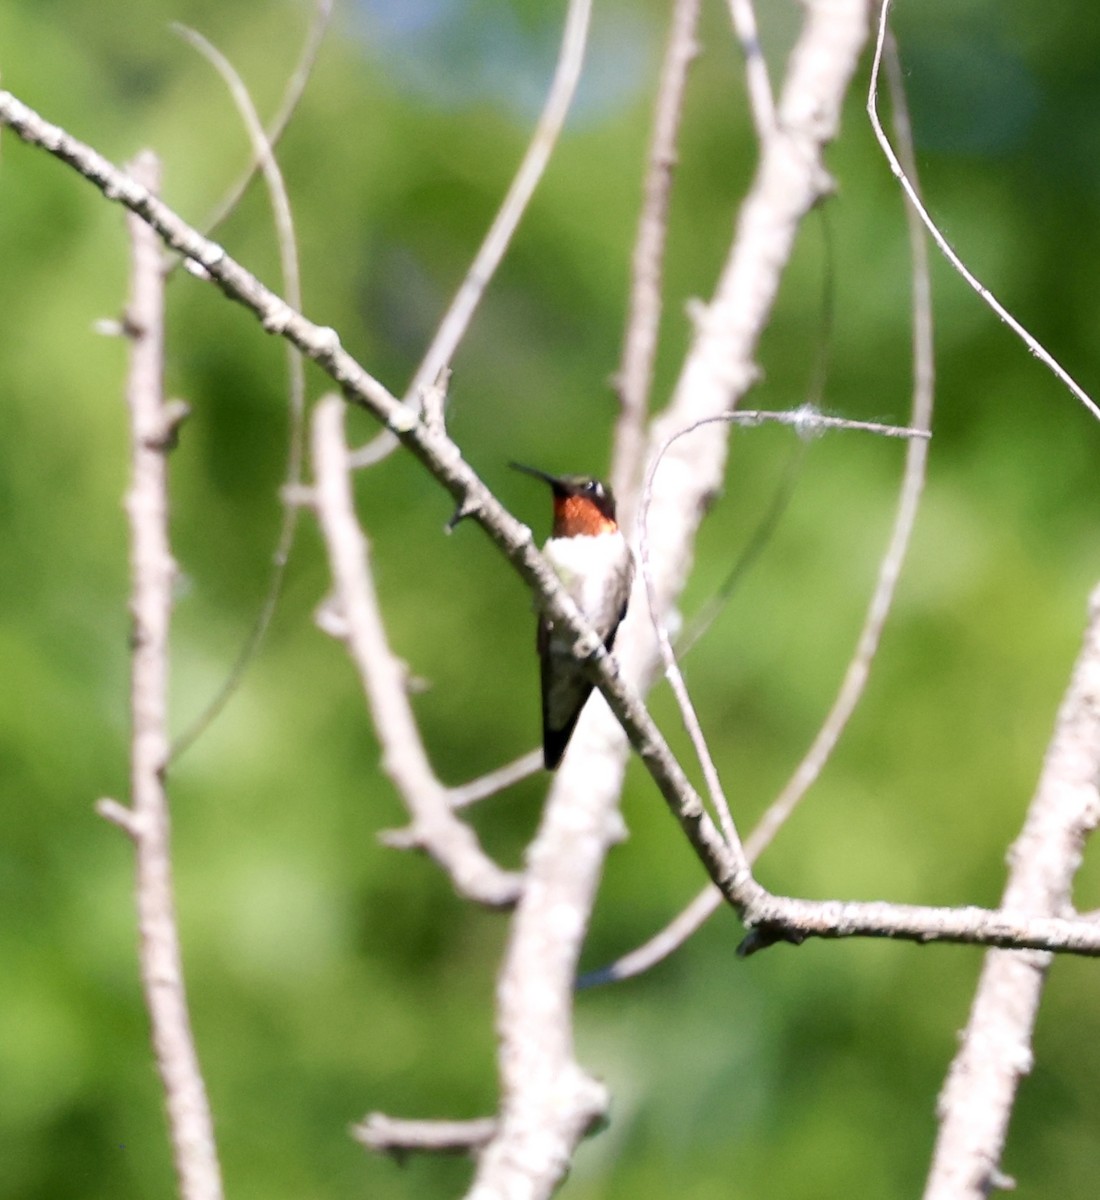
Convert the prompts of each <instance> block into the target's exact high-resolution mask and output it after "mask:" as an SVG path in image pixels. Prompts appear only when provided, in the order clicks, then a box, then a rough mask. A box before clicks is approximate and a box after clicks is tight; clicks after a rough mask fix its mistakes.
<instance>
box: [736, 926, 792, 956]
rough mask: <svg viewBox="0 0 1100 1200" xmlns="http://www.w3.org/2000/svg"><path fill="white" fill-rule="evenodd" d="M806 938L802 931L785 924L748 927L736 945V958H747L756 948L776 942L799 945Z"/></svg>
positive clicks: (760, 948)
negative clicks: (741, 939)
mask: <svg viewBox="0 0 1100 1200" xmlns="http://www.w3.org/2000/svg"><path fill="white" fill-rule="evenodd" d="M805 940H806V935H805V934H804V933H799V932H798V931H797V930H792V929H788V928H787V927H786V926H785V925H773V924H762V925H757V926H756V928H755V929H750V930H749V932H748V934H747V935H746V937H745V938H744V940H743V941H742V942H741V944H740V946H738V947H737V957H738V958H748V957H749V955H750V954H755V953H756V952H757V951H758V950H766V949H767V948H768V947H769V946H774V945H776V943H777V942H787V943H788V944H789V945H791V946H801V945H802V943H803V942H804V941H805Z"/></svg>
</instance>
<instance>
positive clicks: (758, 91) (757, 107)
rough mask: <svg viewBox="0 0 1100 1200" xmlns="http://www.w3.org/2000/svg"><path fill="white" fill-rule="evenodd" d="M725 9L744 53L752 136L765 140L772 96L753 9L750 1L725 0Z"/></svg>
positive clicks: (769, 127)
mask: <svg viewBox="0 0 1100 1200" xmlns="http://www.w3.org/2000/svg"><path fill="white" fill-rule="evenodd" d="M729 10H730V20H731V21H732V22H733V29H734V32H735V33H736V34H737V40H738V41H739V42H740V43H741V53H742V54H743V55H744V56H745V84H746V87H747V89H748V93H749V107H750V109H751V110H752V121H753V124H754V125H755V126H756V136H757V137H758V138H759V139H760V141H761V142H765V141H767V139H768V138H769V137H770V136H771V132H772V130H773V129H774V128H775V99H774V98H773V96H772V85H771V81H770V80H769V79H768V64H767V62H766V61H765V59H764V51H763V48H762V47H761V45H760V35H759V33H758V32H757V29H756V10H755V9H754V8H753V6H752V0H729Z"/></svg>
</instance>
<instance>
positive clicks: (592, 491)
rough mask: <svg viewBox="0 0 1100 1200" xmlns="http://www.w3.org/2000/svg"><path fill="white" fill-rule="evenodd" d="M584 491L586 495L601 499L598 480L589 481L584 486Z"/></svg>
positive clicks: (601, 493)
mask: <svg viewBox="0 0 1100 1200" xmlns="http://www.w3.org/2000/svg"><path fill="white" fill-rule="evenodd" d="M584 490H585V491H586V492H587V493H588V495H590V496H595V497H596V499H597V500H602V499H603V488H602V487H601V486H600V484H599V481H598V480H595V479H590V480H589V481H588V482H587V483H586V484H585V485H584Z"/></svg>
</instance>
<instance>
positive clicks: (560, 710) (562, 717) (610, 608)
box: [509, 462, 634, 771]
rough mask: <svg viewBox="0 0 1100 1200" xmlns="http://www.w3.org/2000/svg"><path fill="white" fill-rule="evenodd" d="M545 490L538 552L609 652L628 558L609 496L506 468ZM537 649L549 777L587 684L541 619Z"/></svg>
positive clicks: (585, 481) (580, 479)
mask: <svg viewBox="0 0 1100 1200" xmlns="http://www.w3.org/2000/svg"><path fill="white" fill-rule="evenodd" d="M509 465H510V466H511V467H513V468H514V469H515V470H517V471H523V472H524V474H527V475H533V476H534V477H535V478H536V479H541V480H542V481H543V482H544V483H548V484H549V485H550V490H551V492H552V493H553V499H554V527H553V529H552V530H551V533H550V537H549V538H548V539H547V541H546V545H545V546H543V548H542V552H543V554H545V555H546V557H547V559H548V560H549V562H550V565H551V566H552V567H553V568H554V570H555V571H556V572H557V575H558V578H559V579H560V580H561V581H562V583H563V584H564V586H565V590H566V591H567V592H568V593H569V596H570V598H571V599H572V601H573V603H574V604H576V606H577V608H579V609H580V611H581V613H582V615H583V616H584V618H585V620H586V621H587V622H588V623H589V625H591V626H592V628H593V629H594V630H595V631H596V633H598V634H599V636H600V637H601V638H602V639H603V644H604V645H605V646H606V647H607V649H608V650H611V648H612V647H613V646H614V644H615V634H616V633H617V632H618V629H619V624H620V622H621V621H622V619H623V617H624V616H625V615H626V605H627V601H628V600H629V599H630V588H631V585H632V584H633V582H634V557H633V555H632V554H631V553H630V547H629V546H628V545H627V544H626V538H624V537H623V535H622V532H621V531H620V529H619V525H618V522H617V521H616V520H615V497H614V496H613V495H612V494H611V489H610V488H609V487H605V486H604V485H603V484H602V483H601V482H600V481H599V480H598V479H593V478H592V477H591V476H589V475H548V474H546V472H545V471H539V470H537V469H536V468H535V467H525V466H524V465H523V464H522V463H516V462H514V463H510V464H509ZM536 644H537V646H538V652H539V660H540V662H541V665H542V755H543V761H544V762H545V764H546V769H547V770H548V771H553V770H554V769H555V768H556V767H557V765H558V763H560V762H561V759H562V755H563V754H564V753H565V748H566V746H567V745H568V744H569V739H570V738H571V737H572V736H573V729H574V727H575V726H576V724H577V719H578V718H579V717H580V715H581V710H582V709H583V708H584V706H585V704H586V703H587V701H588V697H589V696H590V695H591V694H592V683H591V682H590V681H589V679H588V678H587V677H586V676H585V674H584V670H583V668H582V667H581V664H580V663H579V662H577V660H576V658H574V656H573V644H574V639H573V637H572V636H571V635H570V634H568V633H564V632H562V633H558V632H556V631H555V629H554V623H553V621H551V620H550V619H549V618H548V617H546V616H545V615H540V617H539V625H538V637H537V643H536Z"/></svg>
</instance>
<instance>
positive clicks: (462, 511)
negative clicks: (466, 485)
mask: <svg viewBox="0 0 1100 1200" xmlns="http://www.w3.org/2000/svg"><path fill="white" fill-rule="evenodd" d="M480 511H481V505H480V504H478V503H477V501H475V500H471V499H470V497H469V496H464V497H463V499H462V503H461V504H459V506H458V507H457V508H456V509H455V510H454V512H453V513H452V514H451V519H450V520H449V521H448V522H447V524H446V525H444V526H443V532H444V533H454V531H455V530H456V529H457V528H458V526H459V525H460V524H461V523H462V522H463V521H465V520H466V518H467V517H472V516H474V514H475V513H478V512H480Z"/></svg>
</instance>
